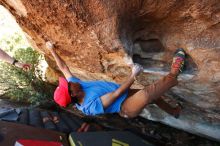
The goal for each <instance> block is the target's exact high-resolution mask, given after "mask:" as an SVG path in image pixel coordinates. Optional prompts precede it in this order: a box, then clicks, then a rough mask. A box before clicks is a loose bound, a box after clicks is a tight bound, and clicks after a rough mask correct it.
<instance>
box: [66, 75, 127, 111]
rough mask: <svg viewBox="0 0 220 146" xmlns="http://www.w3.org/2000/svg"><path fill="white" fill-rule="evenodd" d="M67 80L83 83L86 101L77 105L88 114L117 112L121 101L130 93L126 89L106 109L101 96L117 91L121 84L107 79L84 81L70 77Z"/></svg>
mask: <svg viewBox="0 0 220 146" xmlns="http://www.w3.org/2000/svg"><path fill="white" fill-rule="evenodd" d="M67 80H68V82H78V83H79V84H80V85H81V87H82V90H83V91H84V93H85V96H84V101H83V103H82V104H81V105H78V104H76V107H77V108H78V109H79V110H81V111H82V112H83V113H85V114H86V115H98V114H103V113H117V112H119V111H120V107H121V103H122V102H123V101H124V100H125V98H126V97H127V95H128V91H125V92H124V93H123V94H122V95H121V96H120V97H118V99H116V100H115V102H113V103H112V104H111V105H109V106H108V107H107V108H106V109H104V108H103V105H102V101H101V98H100V97H101V96H103V95H105V94H107V93H109V92H113V91H115V90H116V89H117V88H119V86H120V85H119V84H116V83H112V82H106V81H82V80H80V79H78V78H76V77H70V78H68V79H67Z"/></svg>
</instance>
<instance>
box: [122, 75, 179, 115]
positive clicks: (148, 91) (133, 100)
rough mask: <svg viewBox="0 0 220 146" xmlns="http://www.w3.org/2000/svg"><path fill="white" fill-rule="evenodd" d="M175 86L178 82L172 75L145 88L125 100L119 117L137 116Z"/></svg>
mask: <svg viewBox="0 0 220 146" xmlns="http://www.w3.org/2000/svg"><path fill="white" fill-rule="evenodd" d="M177 84H178V81H177V79H176V77H175V76H174V75H172V74H168V75H167V76H165V77H163V78H162V79H160V80H159V81H158V82H156V83H154V84H151V85H149V86H147V87H145V88H144V89H142V90H140V91H138V92H137V93H135V94H134V95H132V96H130V97H128V98H127V99H125V101H124V102H123V103H122V106H121V111H120V115H121V116H123V117H130V118H132V117H135V116H137V115H138V114H139V113H140V112H141V111H142V110H143V108H144V107H145V106H146V105H147V104H149V103H150V102H152V101H153V100H156V99H158V98H159V97H160V96H162V95H163V94H164V93H165V92H166V91H168V90H169V89H170V88H172V87H173V86H175V85H177Z"/></svg>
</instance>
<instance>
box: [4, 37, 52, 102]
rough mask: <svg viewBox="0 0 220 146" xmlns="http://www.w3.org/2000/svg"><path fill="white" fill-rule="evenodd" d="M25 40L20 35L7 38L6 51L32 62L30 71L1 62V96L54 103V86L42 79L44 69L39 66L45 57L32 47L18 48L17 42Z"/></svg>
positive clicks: (21, 59)
mask: <svg viewBox="0 0 220 146" xmlns="http://www.w3.org/2000/svg"><path fill="white" fill-rule="evenodd" d="M21 41H22V42H23V40H22V39H21V36H20V35H17V37H15V36H13V38H9V40H5V42H6V43H7V44H8V48H6V49H4V50H6V52H13V57H14V58H16V59H17V60H19V61H22V62H26V63H30V64H32V68H31V70H30V71H29V72H25V71H23V70H22V69H20V68H17V67H15V66H12V65H10V64H8V63H3V62H1V63H0V96H1V98H5V97H6V98H10V99H12V100H15V101H20V102H27V103H31V104H32V105H48V104H49V103H50V104H53V102H52V98H51V97H53V90H54V87H53V86H52V85H50V84H48V83H47V82H45V81H44V80H43V79H42V74H43V72H42V70H41V69H40V68H39V67H38V65H39V62H40V61H42V60H44V57H43V56H42V55H41V54H39V53H37V52H36V51H34V50H33V49H32V48H31V47H27V48H17V49H15V47H16V44H17V43H20V42H21Z"/></svg>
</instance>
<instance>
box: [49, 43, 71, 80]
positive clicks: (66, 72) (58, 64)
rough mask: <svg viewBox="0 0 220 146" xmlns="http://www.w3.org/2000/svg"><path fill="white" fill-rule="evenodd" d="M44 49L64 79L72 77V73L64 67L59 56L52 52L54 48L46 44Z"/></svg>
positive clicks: (50, 44) (64, 64)
mask: <svg viewBox="0 0 220 146" xmlns="http://www.w3.org/2000/svg"><path fill="white" fill-rule="evenodd" d="M46 47H47V48H48V50H49V51H50V52H51V54H52V56H53V57H54V59H55V61H56V63H57V66H58V67H59V69H60V70H61V71H62V73H63V74H64V76H65V78H66V79H67V78H70V77H72V76H73V75H72V73H71V72H70V70H69V67H68V66H67V65H66V63H65V62H64V61H63V59H62V58H60V56H59V55H58V54H57V53H56V52H55V50H54V46H53V44H52V43H50V42H47V43H46Z"/></svg>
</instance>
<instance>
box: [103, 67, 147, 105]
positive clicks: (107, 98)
mask: <svg viewBox="0 0 220 146" xmlns="http://www.w3.org/2000/svg"><path fill="white" fill-rule="evenodd" d="M142 70H143V68H142V67H141V66H140V65H137V64H135V65H134V66H133V68H132V73H131V75H130V76H129V77H128V79H127V80H126V81H125V82H124V83H123V84H121V86H120V87H119V88H118V89H117V90H115V91H114V92H110V93H107V94H105V95H103V96H101V101H102V104H103V107H104V108H107V107H108V106H109V105H111V104H112V103H113V102H114V101H115V100H116V99H117V98H118V97H120V95H121V94H123V93H124V92H125V91H126V90H127V89H128V88H130V87H131V85H132V84H133V83H134V81H135V76H136V75H138V74H139V73H140V72H141V71H142Z"/></svg>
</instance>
